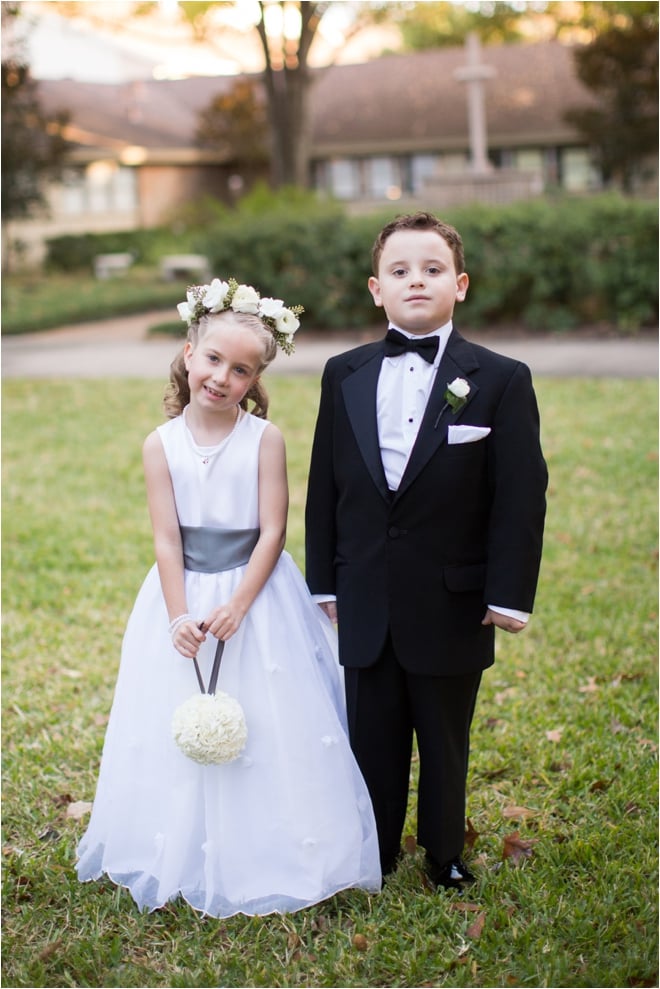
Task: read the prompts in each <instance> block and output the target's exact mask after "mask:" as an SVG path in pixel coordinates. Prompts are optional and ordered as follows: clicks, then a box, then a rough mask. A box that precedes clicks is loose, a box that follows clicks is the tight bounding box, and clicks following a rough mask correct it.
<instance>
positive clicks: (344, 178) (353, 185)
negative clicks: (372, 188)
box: [328, 158, 360, 199]
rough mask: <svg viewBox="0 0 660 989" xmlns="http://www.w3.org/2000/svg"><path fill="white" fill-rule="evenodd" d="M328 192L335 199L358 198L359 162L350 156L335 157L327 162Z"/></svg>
mask: <svg viewBox="0 0 660 989" xmlns="http://www.w3.org/2000/svg"><path fill="white" fill-rule="evenodd" d="M328 176H329V187H330V192H331V193H332V195H333V196H336V197H337V199H359V198H360V169H359V162H358V161H356V160H355V159H352V158H335V159H334V160H333V161H330V162H329V163H328Z"/></svg>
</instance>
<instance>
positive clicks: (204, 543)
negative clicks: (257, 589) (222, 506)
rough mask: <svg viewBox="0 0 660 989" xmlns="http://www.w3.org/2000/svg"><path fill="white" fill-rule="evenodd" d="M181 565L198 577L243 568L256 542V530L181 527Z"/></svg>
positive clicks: (204, 526) (202, 526) (209, 526)
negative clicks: (201, 574)
mask: <svg viewBox="0 0 660 989" xmlns="http://www.w3.org/2000/svg"><path fill="white" fill-rule="evenodd" d="M180 528H181V540H182V542H183V565H184V566H185V568H186V570H195V571H196V572H197V573H221V572H222V571H223V570H234V569H235V568H236V567H242V566H244V565H245V564H246V563H247V562H248V560H249V559H250V555H251V553H252V550H253V549H254V547H255V546H256V545H257V542H258V540H259V530H258V529H217V528H216V527H215V526H212V525H182V526H181V527H180Z"/></svg>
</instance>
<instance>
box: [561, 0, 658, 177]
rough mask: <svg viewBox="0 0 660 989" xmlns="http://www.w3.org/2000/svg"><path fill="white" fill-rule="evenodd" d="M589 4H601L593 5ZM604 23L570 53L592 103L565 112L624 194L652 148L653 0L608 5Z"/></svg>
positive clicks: (655, 24)
mask: <svg viewBox="0 0 660 989" xmlns="http://www.w3.org/2000/svg"><path fill="white" fill-rule="evenodd" d="M593 6H601V5H600V4H594V5H593ZM608 7H611V8H615V9H614V10H612V17H611V20H610V23H609V25H608V26H607V27H606V28H605V29H604V30H600V31H599V32H598V33H597V34H596V36H595V37H594V40H593V41H592V42H591V43H590V44H588V45H585V46H583V47H581V48H579V49H578V50H577V51H576V55H575V59H576V66H577V72H578V75H579V77H580V79H581V80H582V82H583V83H584V85H585V86H587V87H588V88H589V89H590V90H591V91H592V92H593V94H594V96H595V97H596V100H597V104H596V106H589V107H576V108H573V109H571V110H570V111H569V112H568V113H567V114H566V119H567V120H568V121H570V122H571V123H572V124H574V125H575V126H576V127H577V128H578V130H579V131H580V132H581V133H582V134H583V136H584V137H585V139H586V141H587V142H588V143H589V145H590V146H591V147H592V148H593V151H594V156H595V158H596V160H597V163H598V165H599V167H600V169H601V171H602V174H603V177H604V179H605V181H606V182H608V183H613V182H614V183H617V184H618V185H620V186H621V188H622V189H623V190H624V191H626V192H630V191H632V189H633V188H634V183H635V178H636V177H637V175H638V174H639V172H640V169H641V168H642V167H643V163H644V160H645V159H646V158H647V157H648V156H650V155H655V153H656V152H657V148H658V14H657V4H655V3H653V4H650V3H634V4H633V3H627V4H611V5H608Z"/></svg>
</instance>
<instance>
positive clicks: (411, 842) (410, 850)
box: [403, 834, 417, 855]
mask: <svg viewBox="0 0 660 989" xmlns="http://www.w3.org/2000/svg"><path fill="white" fill-rule="evenodd" d="M403 850H404V852H405V853H406V855H414V854H415V852H416V851H417V838H415V836H414V834H407V835H406V837H405V838H404V839H403Z"/></svg>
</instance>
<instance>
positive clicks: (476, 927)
mask: <svg viewBox="0 0 660 989" xmlns="http://www.w3.org/2000/svg"><path fill="white" fill-rule="evenodd" d="M485 923H486V914H485V913H483V912H482V913H479V914H477V916H476V917H475V918H474V920H473V921H472V923H471V924H470V926H469V927H468V929H467V931H466V932H465V933H466V935H467V937H469V938H471V939H472V940H473V941H476V940H477V938H480V937H481V933H482V931H483V929H484V924H485Z"/></svg>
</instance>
